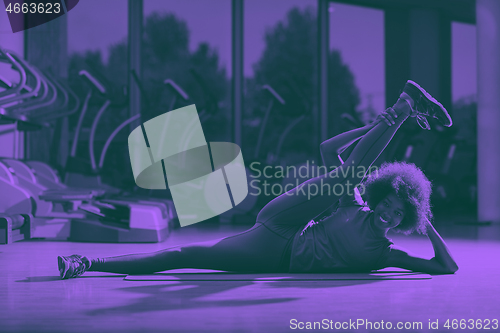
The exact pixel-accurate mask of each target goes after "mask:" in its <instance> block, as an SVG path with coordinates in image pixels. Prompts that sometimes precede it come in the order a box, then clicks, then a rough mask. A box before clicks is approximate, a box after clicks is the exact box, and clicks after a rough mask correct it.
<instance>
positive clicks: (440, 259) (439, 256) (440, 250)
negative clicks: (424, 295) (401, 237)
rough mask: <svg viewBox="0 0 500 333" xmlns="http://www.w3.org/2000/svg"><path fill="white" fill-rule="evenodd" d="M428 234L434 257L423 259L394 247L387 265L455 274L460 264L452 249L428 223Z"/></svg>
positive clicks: (418, 270) (417, 270)
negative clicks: (453, 255) (454, 257)
mask: <svg viewBox="0 0 500 333" xmlns="http://www.w3.org/2000/svg"><path fill="white" fill-rule="evenodd" d="M427 230H428V231H427V236H428V237H429V240H430V241H431V243H432V247H433V248H434V258H432V259H422V258H418V257H416V256H413V255H410V254H409V253H408V252H407V251H405V250H403V249H401V248H397V247H394V248H393V249H392V250H391V252H390V254H389V257H388V258H387V262H386V265H385V266H386V267H400V268H404V269H409V270H412V271H416V272H424V273H429V274H453V273H455V272H456V271H457V270H458V265H457V263H456V262H455V260H453V258H452V257H451V254H450V251H449V250H448V247H447V246H446V244H445V242H444V241H443V239H442V238H441V236H440V235H439V234H438V233H437V231H436V230H435V229H434V227H433V226H432V224H430V223H428V225H427Z"/></svg>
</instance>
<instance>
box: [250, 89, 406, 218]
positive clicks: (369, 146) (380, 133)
mask: <svg viewBox="0 0 500 333" xmlns="http://www.w3.org/2000/svg"><path fill="white" fill-rule="evenodd" d="M393 109H394V110H395V111H396V114H397V115H398V117H397V118H396V119H395V124H394V125H392V126H388V125H387V124H386V123H384V122H379V123H378V124H377V125H375V126H374V127H373V128H372V129H371V130H370V131H368V133H366V134H365V135H364V136H363V138H362V139H361V140H360V141H359V142H358V144H357V145H356V147H355V148H354V150H353V151H352V153H351V155H350V156H349V158H348V159H347V160H346V161H345V163H344V165H343V166H340V167H338V168H336V169H335V170H332V171H330V172H329V173H327V174H325V175H321V176H318V177H315V178H312V179H309V180H307V181H305V182H304V183H302V184H300V185H299V186H297V187H296V188H294V189H292V190H290V191H288V192H286V193H284V194H282V195H280V196H279V197H277V198H276V199H274V200H273V201H271V202H270V203H268V204H267V205H266V206H265V207H264V208H263V209H262V210H261V212H260V213H259V216H258V217H257V221H259V222H261V223H266V224H268V223H269V222H270V221H272V223H273V224H275V225H277V224H293V223H305V222H308V221H310V220H312V219H313V218H315V217H316V216H318V215H319V214H321V213H322V212H323V211H324V210H326V209H327V208H328V207H330V206H331V205H332V204H333V203H334V202H335V200H337V199H338V198H339V197H340V196H342V195H344V194H346V193H348V192H349V190H350V191H351V192H352V193H353V190H354V186H355V185H356V184H358V183H359V182H360V181H361V180H362V178H363V177H364V176H365V173H366V171H368V170H369V168H370V166H371V165H372V164H373V162H374V161H375V160H376V159H377V157H378V156H379V155H380V154H381V153H382V151H383V150H384V149H385V147H386V146H387V145H388V144H389V142H390V141H391V139H392V137H393V136H394V134H395V133H396V131H397V130H398V129H399V127H400V126H401V124H403V122H404V121H405V120H406V119H407V118H408V117H409V115H410V114H411V112H412V109H411V107H410V106H409V104H408V102H407V101H405V100H403V99H399V100H398V102H397V103H396V104H395V105H394V107H393ZM360 170H364V171H365V172H361V173H362V175H360V174H359V171H360ZM359 176H361V177H359ZM352 193H351V194H352ZM304 221H305V222H304Z"/></svg>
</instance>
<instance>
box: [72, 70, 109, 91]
mask: <svg viewBox="0 0 500 333" xmlns="http://www.w3.org/2000/svg"><path fill="white" fill-rule="evenodd" d="M78 75H80V76H85V77H86V78H87V79H88V80H89V81H90V83H92V84H93V85H94V87H95V88H96V89H97V90H99V92H100V93H101V94H103V95H105V94H106V88H105V87H104V85H103V84H102V83H101V82H99V80H97V79H96V78H95V77H94V76H93V75H92V74H90V73H89V72H88V71H86V70H84V69H82V70H81V71H80V72H78Z"/></svg>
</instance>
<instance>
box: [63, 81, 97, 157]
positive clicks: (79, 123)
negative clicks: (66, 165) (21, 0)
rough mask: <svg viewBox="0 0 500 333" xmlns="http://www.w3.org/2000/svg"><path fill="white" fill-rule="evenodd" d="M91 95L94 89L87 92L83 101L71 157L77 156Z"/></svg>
mask: <svg viewBox="0 0 500 333" xmlns="http://www.w3.org/2000/svg"><path fill="white" fill-rule="evenodd" d="M91 96H92V91H89V92H88V93H87V96H86V97H85V101H84V102H83V106H82V111H80V117H78V123H77V124H76V128H75V135H74V136H73V143H72V144H71V152H70V154H69V156H71V157H75V156H76V148H77V146H78V137H79V136H80V131H81V129H82V124H83V118H84V117H85V113H86V112H87V108H88V105H89V100H90V97H91Z"/></svg>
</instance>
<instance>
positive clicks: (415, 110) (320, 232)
mask: <svg viewBox="0 0 500 333" xmlns="http://www.w3.org/2000/svg"><path fill="white" fill-rule="evenodd" d="M409 117H418V118H419V120H420V121H423V122H427V120H426V118H425V117H434V118H437V119H438V120H439V121H440V122H441V123H442V124H443V125H445V126H451V124H452V120H451V118H450V116H449V115H448V113H447V112H446V110H445V108H444V107H443V106H442V105H441V104H440V103H439V102H438V101H436V100H435V99H434V98H432V97H431V96H430V95H429V94H428V93H427V92H426V91H425V90H424V89H423V88H421V87H420V86H419V85H418V84H416V83H415V82H413V81H408V82H407V83H406V85H405V87H404V90H403V93H402V94H401V96H400V98H399V99H398V101H397V102H396V104H395V105H394V106H393V107H392V108H389V109H387V110H386V111H385V112H384V113H382V114H381V115H379V116H378V117H377V119H376V120H375V121H374V122H373V123H372V124H370V125H367V126H364V127H362V128H358V129H355V130H352V131H349V132H346V133H342V134H340V135H337V136H335V137H333V138H331V139H329V140H327V141H325V142H323V143H322V144H321V147H320V148H321V155H322V157H323V163H324V165H325V166H331V165H335V164H338V162H337V161H338V160H337V156H338V154H339V152H341V151H342V150H343V149H345V148H346V147H347V146H349V145H351V144H352V143H354V142H355V141H357V140H358V139H360V140H359V142H358V143H357V145H356V147H355V148H354V150H353V151H352V153H351V154H350V156H349V158H348V159H347V160H346V161H345V164H344V166H349V167H351V168H354V169H355V170H359V168H360V167H361V168H362V170H367V171H368V170H370V166H371V165H372V164H373V162H374V161H375V160H376V159H377V157H378V156H379V155H380V154H381V153H382V151H383V150H384V149H385V147H386V146H387V145H388V144H389V142H390V140H391V139H392V137H393V136H394V134H395V133H396V131H397V130H398V129H399V127H400V126H401V124H403V122H404V121H406V119H408V118H409ZM336 162H337V163H336ZM342 168H343V166H340V167H339V168H336V169H334V170H331V171H329V173H327V174H326V175H321V176H318V177H315V178H312V179H309V180H307V181H306V182H305V183H303V184H301V185H299V187H300V186H302V188H311V187H313V186H317V188H324V187H322V186H325V184H328V186H329V187H330V188H334V187H335V186H337V188H338V186H346V185H348V184H349V183H348V182H350V184H357V183H358V181H357V180H356V179H354V177H355V175H354V173H351V172H345V171H344V172H341V171H339V169H342ZM333 173H335V174H333ZM363 176H365V175H364V174H363ZM358 180H359V179H358ZM362 189H364V191H361V190H362ZM316 192H319V191H316ZM321 192H322V191H321ZM346 192H348V191H346ZM360 192H363V195H362V197H361V196H359V192H358V195H353V193H356V191H351V193H350V195H349V194H345V195H343V196H342V197H340V198H338V197H332V196H331V195H324V194H325V193H320V194H316V195H311V192H310V193H307V195H306V193H305V191H300V190H298V188H296V189H292V190H290V191H288V192H286V193H284V194H282V195H281V196H279V197H277V198H275V199H274V200H272V201H271V202H270V203H268V204H267V205H266V206H265V207H264V208H263V209H262V210H261V211H260V213H259V215H258V216H257V221H256V223H255V225H254V226H253V227H252V228H250V229H248V230H246V231H244V232H241V233H239V234H236V235H233V236H229V237H224V238H221V239H216V240H212V241H206V242H199V243H191V244H186V245H179V246H175V247H172V248H167V249H164V250H161V251H158V252H154V253H146V254H129V255H124V256H118V257H109V258H94V259H91V258H88V257H86V256H81V255H72V256H67V257H63V256H60V257H58V265H59V272H60V275H61V278H62V279H67V278H73V277H77V276H79V275H81V274H83V273H84V272H85V271H99V272H111V273H124V274H151V273H154V272H161V271H165V270H170V269H177V268H200V269H214V270H223V271H232V272H255V273H259V272H260V273H262V272H294V273H307V272H314V273H318V272H360V271H365V272H369V271H371V270H376V269H381V268H384V267H400V268H404V269H409V270H412V271H417V272H425V273H430V274H450V273H454V272H456V271H457V270H458V266H457V264H456V263H455V261H454V260H453V258H452V257H451V255H450V252H449V250H448V248H447V246H446V244H445V242H444V241H443V239H442V238H441V237H440V235H439V234H438V233H437V232H436V230H435V229H434V227H433V226H432V224H431V223H430V222H429V221H430V220H432V213H431V209H430V194H431V183H430V182H429V180H428V179H427V177H426V176H425V175H424V174H423V173H422V171H421V170H420V169H418V168H417V167H416V166H415V165H413V164H407V163H399V162H396V163H390V164H385V165H383V166H382V167H381V168H380V169H379V170H378V172H376V173H374V174H373V175H371V176H370V177H367V179H366V180H365V181H364V183H363V186H361V187H360ZM328 194H330V193H328ZM390 229H393V230H394V231H397V232H402V233H404V234H410V233H412V232H414V231H417V232H419V233H423V234H426V235H427V236H428V237H429V240H430V241H431V243H432V246H433V248H434V257H433V258H432V259H430V260H428V259H422V258H418V257H415V256H412V255H410V254H409V253H408V252H407V251H405V250H403V249H402V248H399V247H397V246H395V245H394V244H393V243H392V242H391V240H390V239H388V238H387V232H388V231H389V230H390Z"/></svg>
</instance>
